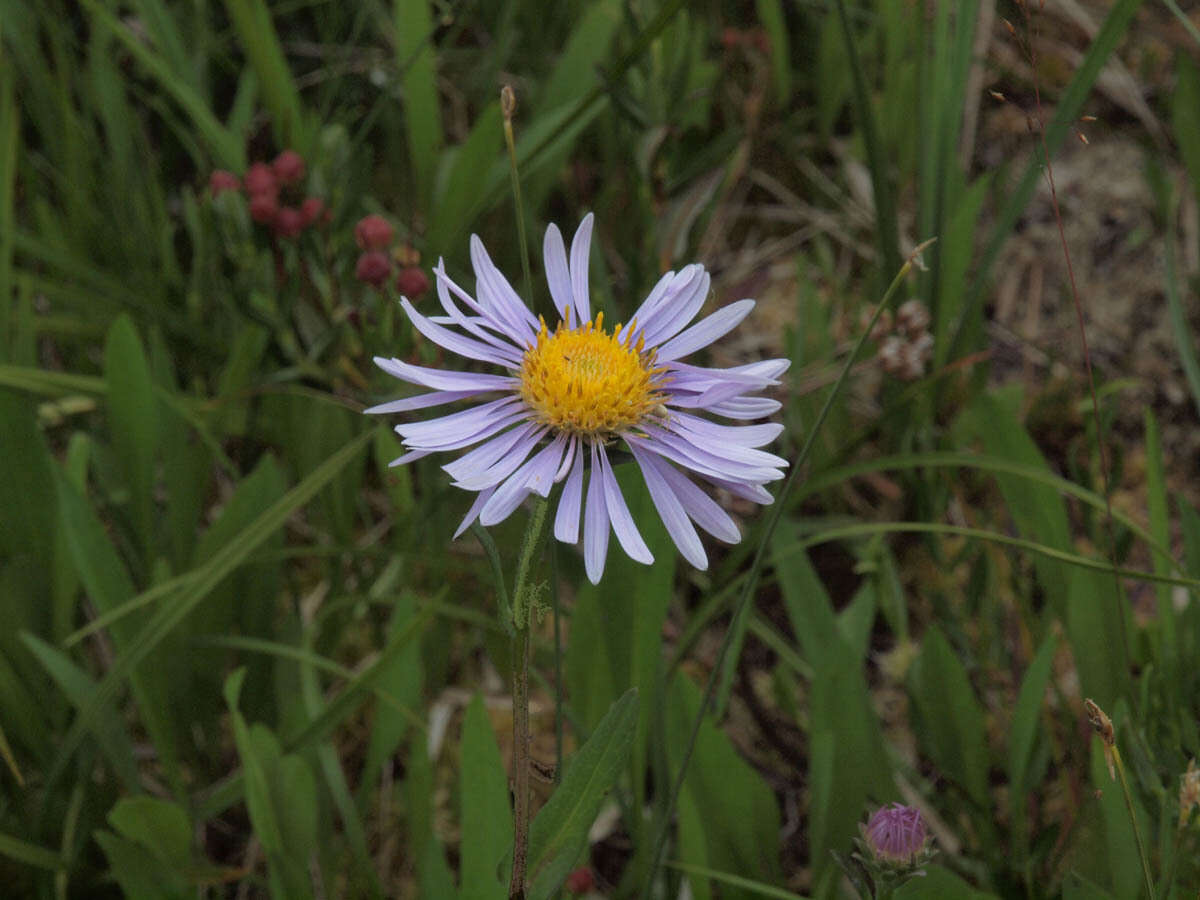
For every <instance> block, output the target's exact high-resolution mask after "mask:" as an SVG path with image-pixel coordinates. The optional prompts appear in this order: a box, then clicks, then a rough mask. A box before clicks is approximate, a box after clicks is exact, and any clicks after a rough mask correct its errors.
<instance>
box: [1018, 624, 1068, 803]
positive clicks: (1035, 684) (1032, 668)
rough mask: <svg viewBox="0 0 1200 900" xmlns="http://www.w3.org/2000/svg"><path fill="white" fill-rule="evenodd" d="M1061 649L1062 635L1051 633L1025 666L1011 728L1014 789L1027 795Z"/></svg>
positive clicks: (1021, 794) (1020, 794)
mask: <svg viewBox="0 0 1200 900" xmlns="http://www.w3.org/2000/svg"><path fill="white" fill-rule="evenodd" d="M1057 650H1058V639H1057V638H1056V637H1055V636H1054V635H1053V634H1051V635H1048V636H1047V637H1046V639H1045V640H1044V641H1042V646H1041V647H1040V648H1039V649H1038V652H1037V655H1036V656H1034V658H1033V662H1031V663H1030V664H1029V668H1028V669H1026V670H1025V678H1024V680H1023V681H1022V682H1021V691H1020V693H1019V694H1018V695H1017V705H1016V706H1015V707H1014V708H1013V716H1012V723H1011V725H1010V726H1009V730H1008V781H1009V785H1010V786H1011V789H1012V791H1013V793H1014V794H1015V795H1016V796H1018V797H1020V796H1024V794H1025V792H1026V791H1027V790H1028V789H1029V787H1030V786H1029V785H1028V784H1026V779H1027V778H1028V774H1029V761H1030V758H1031V757H1032V756H1033V746H1034V741H1035V740H1036V738H1037V735H1038V731H1039V722H1040V719H1041V715H1042V701H1043V700H1044V699H1045V697H1046V686H1047V685H1048V684H1049V683H1050V675H1051V672H1052V669H1051V667H1052V666H1053V664H1054V654H1055V652H1056V651H1057Z"/></svg>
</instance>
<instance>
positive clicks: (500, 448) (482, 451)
mask: <svg viewBox="0 0 1200 900" xmlns="http://www.w3.org/2000/svg"><path fill="white" fill-rule="evenodd" d="M536 430H537V423H536V422H524V423H522V424H520V425H518V426H517V427H516V428H513V429H512V430H511V431H506V432H504V434H501V435H498V436H497V437H495V438H493V439H492V440H490V441H488V442H487V443H486V444H481V445H480V446H478V447H476V448H475V449H474V450H471V451H470V452H468V453H465V454H463V455H462V456H460V457H459V458H458V459H456V460H454V461H453V462H450V463H446V465H444V466H442V470H443V471H444V472H446V473H447V474H448V475H449V476H450V477H451V478H453V479H454V480H455V481H458V480H459V479H461V478H465V477H468V476H470V475H472V474H474V473H476V472H482V471H483V470H484V469H487V468H489V467H491V466H493V465H495V464H496V463H497V462H498V461H499V460H500V459H502V458H503V457H504V455H505V454H506V453H508V452H509V451H510V450H512V448H513V445H514V444H516V443H517V442H518V441H519V440H521V439H522V438H526V437H528V436H529V435H530V434H531V433H532V432H534V431H536ZM540 437H541V435H540V434H539V435H538V438H539V439H540Z"/></svg>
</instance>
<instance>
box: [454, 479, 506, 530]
mask: <svg viewBox="0 0 1200 900" xmlns="http://www.w3.org/2000/svg"><path fill="white" fill-rule="evenodd" d="M495 492H496V491H495V488H488V489H487V490H486V491H481V492H480V494H479V496H478V497H476V498H475V502H474V503H472V504H471V508H470V509H468V510H467V514H466V515H465V516H463V520H462V522H460V523H459V525H458V529H457V530H456V531H455V532H454V537H452V538H451V539H450V540H452V541H456V540H458V536H459V535H460V534H462V533H463V532H464V531H466V530H467V529H468V528H470V527H471V523H472V522H474V521H475V519H476V517H477V516H478V515H479V511H480V510H481V509H483V507H484V506H485V505H486V504H487V502H488V501H489V500H491V499H492V494H494V493H495Z"/></svg>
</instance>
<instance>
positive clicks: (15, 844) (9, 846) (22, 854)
mask: <svg viewBox="0 0 1200 900" xmlns="http://www.w3.org/2000/svg"><path fill="white" fill-rule="evenodd" d="M0 856H7V857H8V858H9V859H11V860H15V861H16V862H19V863H23V864H24V865H27V866H33V867H34V868H38V869H48V870H49V871H51V872H57V871H60V870H63V869H66V867H67V862H66V860H64V859H63V858H62V857H61V856H59V855H58V854H57V853H55V852H54V851H53V850H47V849H46V848H45V847H39V846H38V845H37V844H31V843H29V842H28V841H23V840H21V839H20V838H17V837H13V836H12V835H10V834H4V833H2V832H0Z"/></svg>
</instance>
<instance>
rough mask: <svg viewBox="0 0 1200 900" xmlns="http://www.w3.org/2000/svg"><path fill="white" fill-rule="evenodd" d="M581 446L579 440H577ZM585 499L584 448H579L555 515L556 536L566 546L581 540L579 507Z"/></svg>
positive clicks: (576, 442)
mask: <svg viewBox="0 0 1200 900" xmlns="http://www.w3.org/2000/svg"><path fill="white" fill-rule="evenodd" d="M575 444H576V445H578V444H579V439H578V438H576V439H575ZM582 497H583V448H582V447H581V446H577V447H576V450H575V461H574V462H573V463H572V464H571V474H570V475H569V476H568V477H567V483H566V484H564V485H563V491H562V497H560V498H559V501H558V512H556V513H555V514H554V536H555V537H556V538H557V539H558V540H560V541H562V542H563V543H564V544H574V543H576V542H577V541H578V540H579V506H580V502H581V500H582Z"/></svg>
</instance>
